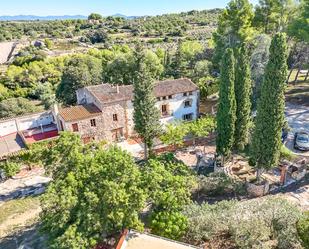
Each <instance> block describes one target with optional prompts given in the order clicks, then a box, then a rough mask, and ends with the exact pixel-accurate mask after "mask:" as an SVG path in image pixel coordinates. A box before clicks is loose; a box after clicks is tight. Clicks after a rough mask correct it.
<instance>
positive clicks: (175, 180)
mask: <svg viewBox="0 0 309 249" xmlns="http://www.w3.org/2000/svg"><path fill="white" fill-rule="evenodd" d="M143 180H144V186H145V189H147V191H148V192H149V202H150V203H152V213H151V216H150V227H151V229H152V232H153V233H155V234H158V235H161V236H166V237H169V238H172V239H179V238H180V237H181V236H182V235H183V234H184V232H185V230H186V227H187V220H186V217H184V215H182V214H181V213H180V212H181V211H182V209H183V207H184V206H185V205H187V204H189V203H190V202H191V201H190V196H191V189H192V187H193V185H194V183H195V181H194V177H193V175H192V173H191V172H190V170H189V169H188V167H187V166H186V165H184V164H183V163H180V162H177V160H175V158H174V156H173V155H172V154H167V155H163V156H161V157H159V158H156V159H150V160H149V161H148V162H147V163H146V164H145V165H144V167H143Z"/></svg>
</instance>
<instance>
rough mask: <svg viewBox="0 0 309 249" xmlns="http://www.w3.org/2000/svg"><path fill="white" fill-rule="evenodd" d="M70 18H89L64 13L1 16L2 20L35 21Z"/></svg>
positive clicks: (0, 19)
mask: <svg viewBox="0 0 309 249" xmlns="http://www.w3.org/2000/svg"><path fill="white" fill-rule="evenodd" d="M68 19H87V16H82V15H73V16H69V15H64V16H33V15H18V16H0V21H34V20H46V21H50V20H68Z"/></svg>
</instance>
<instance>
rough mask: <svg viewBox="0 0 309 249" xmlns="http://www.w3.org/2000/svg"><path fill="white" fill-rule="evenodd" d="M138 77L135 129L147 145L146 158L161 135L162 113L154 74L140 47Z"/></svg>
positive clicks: (137, 58)
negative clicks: (157, 104) (155, 93)
mask: <svg viewBox="0 0 309 249" xmlns="http://www.w3.org/2000/svg"><path fill="white" fill-rule="evenodd" d="M135 58H136V73H135V74H136V75H135V79H134V84H133V87H134V99H133V106H134V113H133V119H134V129H135V131H136V132H137V133H138V134H139V135H140V136H141V137H142V139H143V141H144V144H145V147H144V148H145V158H147V157H148V152H149V151H150V150H151V148H152V147H153V140H154V138H155V137H157V136H158V135H160V132H161V124H160V113H159V110H158V108H157V107H156V106H155V103H156V98H155V96H154V93H153V91H154V84H155V83H154V79H153V73H152V71H151V70H150V69H149V66H147V63H146V56H145V52H144V51H143V50H142V49H141V48H140V47H138V48H137V51H136V53H135Z"/></svg>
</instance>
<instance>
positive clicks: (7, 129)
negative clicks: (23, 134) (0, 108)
mask: <svg viewBox="0 0 309 249" xmlns="http://www.w3.org/2000/svg"><path fill="white" fill-rule="evenodd" d="M15 132H17V126H16V123H15V120H8V121H4V122H1V123H0V137H3V136H6V135H9V134H11V133H15Z"/></svg>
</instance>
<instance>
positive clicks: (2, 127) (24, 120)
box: [0, 112, 54, 136]
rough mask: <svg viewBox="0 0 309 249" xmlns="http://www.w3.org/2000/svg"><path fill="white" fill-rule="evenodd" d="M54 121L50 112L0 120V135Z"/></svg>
mask: <svg viewBox="0 0 309 249" xmlns="http://www.w3.org/2000/svg"><path fill="white" fill-rule="evenodd" d="M52 123H54V117H53V114H52V112H43V113H36V114H32V115H27V116H23V117H18V118H15V119H8V120H3V121H1V122H0V136H6V135H9V134H11V133H14V132H17V131H25V130H28V129H32V128H37V127H40V126H41V125H49V124H52Z"/></svg>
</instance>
